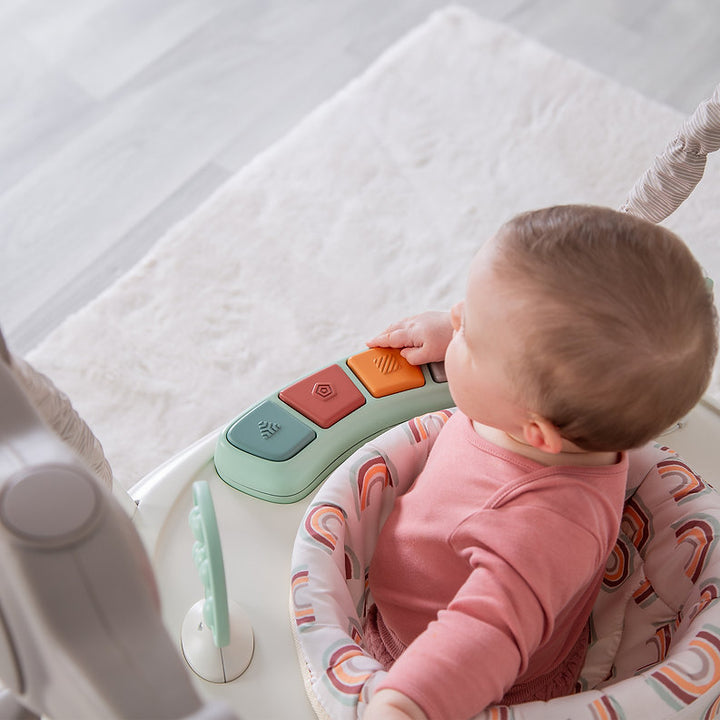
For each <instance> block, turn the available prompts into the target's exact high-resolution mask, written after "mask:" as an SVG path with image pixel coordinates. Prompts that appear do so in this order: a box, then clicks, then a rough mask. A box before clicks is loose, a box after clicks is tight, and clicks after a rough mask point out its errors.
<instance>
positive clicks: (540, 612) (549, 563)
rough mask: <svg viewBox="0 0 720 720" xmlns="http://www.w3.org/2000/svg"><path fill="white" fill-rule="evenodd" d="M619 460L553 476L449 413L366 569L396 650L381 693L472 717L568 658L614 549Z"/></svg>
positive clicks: (437, 715)
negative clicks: (394, 692)
mask: <svg viewBox="0 0 720 720" xmlns="http://www.w3.org/2000/svg"><path fill="white" fill-rule="evenodd" d="M626 482H627V457H626V455H625V454H622V455H621V456H620V459H619V461H618V462H617V463H616V464H614V465H609V466H592V467H565V466H562V467H556V466H555V467H549V466H545V465H541V464H539V463H537V462H535V461H533V460H529V459H528V458H525V457H523V456H522V455H518V454H516V453H513V452H511V451H509V450H506V449H503V448H500V447H498V446H496V445H494V444H492V443H490V442H488V441H487V440H484V439H483V438H482V437H480V436H479V435H478V434H477V433H476V432H475V430H474V428H473V427H472V423H471V421H470V420H469V419H468V418H467V416H465V415H463V414H462V413H461V412H457V413H456V414H455V415H454V416H453V417H452V418H451V419H450V420H449V421H448V423H447V425H446V426H445V428H444V429H443V431H442V432H441V433H440V435H439V437H438V439H437V441H436V443H435V446H434V447H433V449H432V451H431V453H430V456H429V458H428V461H427V464H426V467H425V469H424V470H423V472H422V473H421V474H420V476H419V477H418V478H417V480H416V481H415V483H414V485H413V487H412V488H411V489H410V490H409V491H408V492H407V493H406V494H405V495H404V496H401V497H400V498H398V500H397V501H396V504H395V507H394V509H393V512H392V513H391V515H390V517H389V518H388V520H387V522H386V523H385V525H384V527H383V529H382V531H381V533H380V537H379V539H378V544H377V547H376V551H375V554H374V556H373V560H372V563H371V566H370V590H371V592H372V596H373V599H374V600H375V603H376V604H377V607H378V612H379V615H380V616H381V618H382V621H383V623H384V626H385V627H386V628H388V629H390V631H391V632H392V633H393V634H394V635H395V637H396V638H397V640H399V641H400V643H401V644H402V645H404V646H406V649H405V650H404V652H402V654H401V655H400V657H399V658H398V659H397V660H396V661H395V663H394V664H393V666H392V668H391V669H390V671H389V673H388V675H387V677H386V679H385V680H384V681H383V682H382V683H381V685H380V686H379V687H378V689H380V688H393V689H395V690H398V691H400V692H402V693H404V694H405V695H407V696H408V697H410V698H411V699H413V700H414V701H415V702H416V703H418V705H420V707H422V708H423V710H424V711H425V713H426V715H428V717H429V718H431V720H463V719H465V718H471V717H472V716H474V715H475V714H477V713H478V712H480V711H482V710H483V709H484V708H485V707H487V706H488V705H490V704H492V703H495V702H498V701H499V700H500V699H501V698H502V697H503V696H504V694H505V693H506V692H507V690H508V689H509V688H510V687H511V686H513V685H514V684H516V683H518V682H528V681H532V680H533V679H535V678H538V677H540V676H542V675H544V674H546V673H548V672H549V671H551V670H552V668H553V667H554V666H556V665H557V664H558V663H561V662H562V661H563V660H564V659H565V658H566V657H567V656H568V654H569V653H570V651H571V650H572V649H573V647H574V646H575V644H576V643H577V641H578V638H579V636H580V634H581V633H582V632H583V630H584V628H585V626H586V623H587V620H588V617H589V615H590V612H591V609H592V606H593V603H594V601H595V599H596V596H597V593H598V590H599V587H600V583H601V581H602V576H603V572H604V568H605V564H606V561H607V558H608V556H609V554H610V552H611V550H612V548H613V545H614V543H615V541H616V539H617V534H618V529H619V524H620V518H621V515H622V508H623V501H624V494H625V486H626Z"/></svg>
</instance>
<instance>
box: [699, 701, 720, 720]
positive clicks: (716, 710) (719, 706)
mask: <svg viewBox="0 0 720 720" xmlns="http://www.w3.org/2000/svg"><path fill="white" fill-rule="evenodd" d="M718 718H720V696H718V697H716V698H715V700H714V701H713V702H712V703H711V705H710V707H709V708H708V709H707V711H706V712H705V714H704V715H703V720H718Z"/></svg>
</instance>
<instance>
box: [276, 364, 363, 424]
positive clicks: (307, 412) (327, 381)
mask: <svg viewBox="0 0 720 720" xmlns="http://www.w3.org/2000/svg"><path fill="white" fill-rule="evenodd" d="M278 397H279V398H280V399H281V400H282V401H283V402H284V403H287V404H288V405H289V406H290V407H291V408H293V409H295V410H297V411H298V412H299V413H302V414H303V415H304V416H305V417H306V418H308V419H309V420H312V421H313V422H314V423H315V424H316V425H319V426H320V427H321V428H329V427H330V426H331V425H334V424H335V423H336V422H337V421H338V420H342V419H343V418H344V417H345V416H347V415H349V414H350V413H351V412H353V410H357V409H358V408H359V407H361V406H362V405H364V404H365V396H364V395H363V394H362V393H361V392H360V391H359V390H358V389H357V387H356V386H355V383H354V382H353V381H352V380H351V379H350V378H349V377H348V376H347V375H346V374H345V372H344V371H343V369H342V368H341V367H340V366H339V365H331V366H330V367H327V368H325V369H324V370H320V371H319V372H316V373H315V374H314V375H310V376H309V377H306V378H303V379H302V380H300V381H299V382H296V383H295V384H294V385H291V386H290V387H287V388H285V389H284V390H282V391H281V392H280V394H279V395H278Z"/></svg>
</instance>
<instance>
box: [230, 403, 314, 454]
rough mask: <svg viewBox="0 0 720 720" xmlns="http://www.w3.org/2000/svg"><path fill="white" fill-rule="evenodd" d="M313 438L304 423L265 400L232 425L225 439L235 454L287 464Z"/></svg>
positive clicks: (312, 431) (311, 432)
mask: <svg viewBox="0 0 720 720" xmlns="http://www.w3.org/2000/svg"><path fill="white" fill-rule="evenodd" d="M315 438H316V433H315V431H314V430H312V429H311V428H310V427H308V426H307V425H306V424H305V423H304V422H302V421H301V420H298V419H297V418H296V417H294V416H293V415H291V414H290V413H289V412H287V410H284V409H283V408H281V407H280V406H279V405H276V404H275V403H274V402H271V401H270V400H265V401H264V402H262V403H261V404H260V405H258V406H257V407H255V408H253V409H252V410H251V411H250V412H249V413H247V415H243V416H242V417H241V418H238V420H237V421H236V422H235V423H233V425H232V426H231V427H230V428H229V429H228V431H227V439H228V442H230V443H231V444H232V445H234V446H235V447H236V448H238V450H243V451H244V452H247V453H250V454H251V455H255V456H257V457H260V458H263V459H265V460H273V461H276V462H279V461H282V460H289V459H290V458H291V457H293V456H294V455H297V454H298V453H299V452H300V451H301V450H302V449H303V448H304V447H305V446H306V445H309V444H310V443H311V442H312V441H313V440H314V439H315Z"/></svg>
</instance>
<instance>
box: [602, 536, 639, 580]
mask: <svg viewBox="0 0 720 720" xmlns="http://www.w3.org/2000/svg"><path fill="white" fill-rule="evenodd" d="M634 557H635V548H634V547H633V544H632V542H631V541H630V540H629V539H628V538H627V537H626V536H625V535H624V534H623V533H621V534H620V535H619V536H618V539H617V542H616V543H615V547H613V549H612V552H611V553H610V557H608V560H607V564H606V566H605V575H604V576H603V587H604V588H605V590H607V591H609V592H612V591H613V590H617V588H619V587H620V586H621V585H622V584H623V583H624V582H625V580H627V579H628V578H629V577H630V575H631V574H632V572H633V565H634V563H633V559H634Z"/></svg>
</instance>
